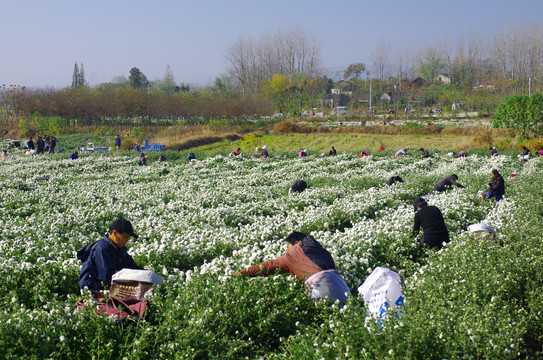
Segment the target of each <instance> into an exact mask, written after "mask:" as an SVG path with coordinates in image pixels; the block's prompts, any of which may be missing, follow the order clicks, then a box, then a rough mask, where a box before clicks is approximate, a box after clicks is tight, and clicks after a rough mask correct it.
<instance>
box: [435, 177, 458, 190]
mask: <svg viewBox="0 0 543 360" xmlns="http://www.w3.org/2000/svg"><path fill="white" fill-rule="evenodd" d="M457 180H458V176H456V174H452V175H451V176H447V177H444V178H443V179H441V180H439V181H438V182H437V184H436V186H434V191H437V192H443V191H445V190H448V189H450V188H452V186H453V185H455V186H458V187H459V188H465V186H464V185H460V184H459V183H457V182H456V181H457Z"/></svg>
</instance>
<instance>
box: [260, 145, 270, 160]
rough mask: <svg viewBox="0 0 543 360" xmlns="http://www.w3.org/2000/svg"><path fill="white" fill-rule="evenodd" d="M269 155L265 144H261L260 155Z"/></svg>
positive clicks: (265, 156)
mask: <svg viewBox="0 0 543 360" xmlns="http://www.w3.org/2000/svg"><path fill="white" fill-rule="evenodd" d="M269 156H270V155H269V154H268V147H267V146H266V145H264V146H262V149H261V150H260V157H263V158H267V157H269Z"/></svg>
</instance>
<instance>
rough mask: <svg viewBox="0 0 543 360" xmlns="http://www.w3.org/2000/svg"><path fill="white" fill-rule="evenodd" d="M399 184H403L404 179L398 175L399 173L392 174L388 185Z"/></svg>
mask: <svg viewBox="0 0 543 360" xmlns="http://www.w3.org/2000/svg"><path fill="white" fill-rule="evenodd" d="M397 182H399V183H403V179H402V178H401V177H400V175H398V173H397V172H394V173H392V176H391V177H390V179H388V181H387V184H388V185H394V184H396V183H397Z"/></svg>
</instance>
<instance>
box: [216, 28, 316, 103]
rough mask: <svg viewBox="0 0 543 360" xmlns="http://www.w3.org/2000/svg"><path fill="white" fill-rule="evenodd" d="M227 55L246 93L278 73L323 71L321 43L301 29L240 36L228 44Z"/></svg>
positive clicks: (293, 74)
mask: <svg viewBox="0 0 543 360" xmlns="http://www.w3.org/2000/svg"><path fill="white" fill-rule="evenodd" d="M226 59H227V61H228V63H229V73H230V74H231V76H232V77H233V78H234V79H235V80H236V82H237V83H238V85H239V86H240V87H241V88H242V90H243V92H244V93H250V92H256V91H258V89H259V88H260V86H261V85H262V83H263V81H264V80H265V79H271V78H272V77H273V75H275V74H280V75H285V76H287V77H289V78H293V77H297V76H303V77H306V78H312V77H316V76H318V75H320V73H321V72H322V70H321V65H320V54H319V47H318V46H317V44H316V42H315V40H314V39H311V38H309V37H308V36H307V35H306V34H305V33H304V32H303V31H301V30H298V29H292V30H289V31H287V32H282V31H278V32H277V33H276V34H274V35H273V36H270V35H265V36H263V37H261V38H260V39H258V40H253V39H243V38H240V39H238V40H237V41H236V42H234V43H232V44H231V45H230V46H229V47H228V48H227V50H226Z"/></svg>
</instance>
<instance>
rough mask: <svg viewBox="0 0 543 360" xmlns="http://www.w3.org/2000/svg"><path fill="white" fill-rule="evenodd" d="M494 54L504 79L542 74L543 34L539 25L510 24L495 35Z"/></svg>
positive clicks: (523, 78) (496, 64) (521, 78)
mask: <svg viewBox="0 0 543 360" xmlns="http://www.w3.org/2000/svg"><path fill="white" fill-rule="evenodd" d="M492 54H493V59H494V64H495V67H496V68H497V69H498V72H499V74H500V75H501V77H502V78H503V79H520V80H526V79H528V78H529V77H539V76H541V70H542V60H543V59H542V57H543V34H542V31H541V27H540V26H539V25H522V26H512V25H509V26H508V27H507V28H506V29H504V30H503V31H502V32H499V33H497V34H496V35H495V36H494V42H493V44H492Z"/></svg>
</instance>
